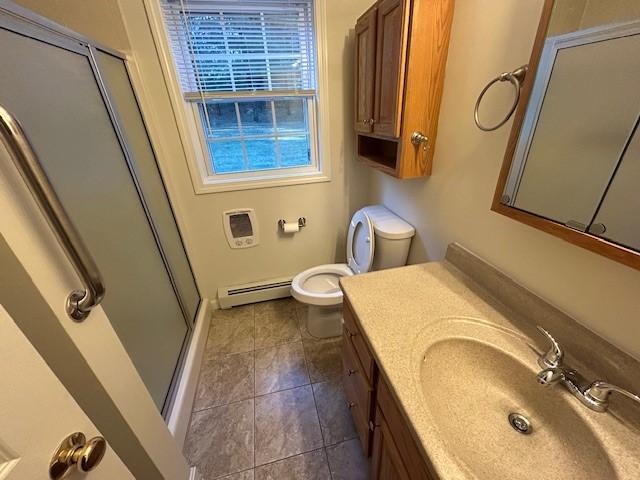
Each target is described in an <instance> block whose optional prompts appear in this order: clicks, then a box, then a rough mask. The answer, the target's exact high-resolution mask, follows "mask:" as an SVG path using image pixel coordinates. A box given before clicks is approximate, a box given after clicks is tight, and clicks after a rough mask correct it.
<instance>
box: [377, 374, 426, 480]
mask: <svg viewBox="0 0 640 480" xmlns="http://www.w3.org/2000/svg"><path fill="white" fill-rule="evenodd" d="M376 403H377V405H378V408H377V411H376V413H378V412H382V417H383V418H381V419H380V421H379V419H378V418H376V419H375V420H376V422H375V423H376V428H379V426H380V424H382V423H383V422H384V423H386V425H387V426H388V429H389V432H388V434H389V435H390V436H391V438H392V439H393V443H394V444H395V446H396V448H397V450H398V452H400V457H401V458H402V462H403V463H404V466H405V468H406V469H407V471H408V472H411V478H412V479H415V480H433V479H435V478H437V477H436V476H435V474H432V473H431V470H430V468H429V467H428V466H427V463H426V461H425V460H424V456H423V455H422V453H421V451H420V449H419V447H418V445H417V444H416V440H414V437H413V435H412V434H411V431H410V430H409V426H408V422H407V420H406V419H405V417H404V415H403V414H402V412H401V411H400V409H399V408H398V406H397V405H396V401H395V399H394V397H393V396H392V394H391V390H390V389H389V387H388V386H387V383H386V382H385V380H384V378H383V377H382V375H379V379H378V387H377V390H376ZM385 420H386V422H385Z"/></svg>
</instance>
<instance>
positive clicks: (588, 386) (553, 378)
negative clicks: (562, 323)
mask: <svg viewBox="0 0 640 480" xmlns="http://www.w3.org/2000/svg"><path fill="white" fill-rule="evenodd" d="M538 330H539V331H540V332H541V333H542V334H543V335H544V336H546V337H547V339H548V340H549V342H550V343H551V348H550V349H549V350H548V351H547V352H546V353H544V354H542V355H540V356H539V357H538V365H540V366H541V367H542V370H541V371H540V372H539V373H538V375H537V378H538V383H540V384H541V385H545V386H548V385H555V384H556V383H558V382H560V383H562V385H564V386H565V387H566V388H567V390H569V391H570V392H571V393H572V394H573V396H575V397H577V398H578V400H580V402H582V404H583V405H585V406H587V407H589V408H590V409H591V410H594V411H596V412H606V411H607V408H609V396H610V395H611V393H612V392H616V393H620V394H622V395H624V396H626V397H629V398H630V399H632V400H634V401H636V402H637V403H639V404H640V396H638V395H635V394H633V393H631V392H629V391H627V390H625V389H624V388H621V387H618V386H616V385H613V384H611V383H608V382H605V381H603V380H596V381H595V382H589V381H588V380H587V379H586V378H585V377H584V376H582V375H581V374H580V373H579V372H578V371H576V370H573V369H570V368H568V367H565V366H564V365H563V362H564V351H563V350H562V347H561V346H560V344H559V343H558V342H557V341H556V339H555V338H553V336H551V334H550V333H549V332H547V331H546V330H545V329H544V328H542V327H540V326H538Z"/></svg>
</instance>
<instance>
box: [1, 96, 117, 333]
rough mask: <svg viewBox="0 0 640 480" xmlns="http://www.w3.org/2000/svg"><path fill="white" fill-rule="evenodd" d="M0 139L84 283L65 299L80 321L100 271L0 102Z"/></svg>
mask: <svg viewBox="0 0 640 480" xmlns="http://www.w3.org/2000/svg"><path fill="white" fill-rule="evenodd" d="M0 140H1V141H2V143H3V144H4V146H5V147H6V149H7V151H8V152H9V155H10V156H11V159H12V160H13V163H14V165H15V166H16V168H17V169H18V171H19V172H20V175H22V178H23V179H24V181H25V182H26V184H27V186H28V187H29V190H30V191H31V194H32V195H33V198H34V199H35V201H36V203H37V204H38V207H39V208H40V210H41V211H42V213H43V214H44V216H45V218H46V219H47V221H48V223H49V225H50V227H51V229H52V230H53V232H54V233H55V235H56V238H57V239H58V242H59V243H60V245H61V246H62V249H63V250H64V251H65V253H66V255H67V257H68V258H69V260H70V261H71V263H72V265H73V267H74V268H75V270H76V272H77V274H78V276H79V277H80V279H81V280H82V283H83V284H84V288H85V289H84V290H73V291H72V292H71V293H70V294H69V296H68V297H67V303H66V310H67V314H68V315H69V316H70V317H71V318H72V319H73V320H75V321H76V322H81V321H83V320H84V319H85V318H87V316H88V315H89V313H90V312H91V309H92V308H93V307H95V306H96V305H98V304H99V303H100V301H101V300H102V299H103V297H104V293H105V287H104V283H103V281H102V277H101V275H100V271H99V270H98V267H97V265H96V263H95V261H94V260H93V257H92V256H91V253H89V250H88V249H87V247H86V245H85V244H84V241H83V240H82V238H81V237H80V234H79V233H78V231H77V230H76V228H75V226H74V225H73V223H72V222H71V219H70V218H69V215H67V212H66V211H65V209H64V207H63V206H62V203H61V202H60V199H59V198H58V195H57V194H56V192H55V190H54V189H53V186H52V185H51V182H49V179H48V178H47V174H46V173H45V171H44V170H43V168H42V165H40V162H39V161H38V157H37V155H36V153H35V152H34V150H33V148H32V147H31V144H30V143H29V140H28V139H27V136H26V135H25V133H24V131H23V130H22V127H21V126H20V124H19V123H18V121H17V120H16V118H15V117H14V116H13V115H11V113H9V112H8V111H7V110H5V109H4V108H3V107H2V106H0Z"/></svg>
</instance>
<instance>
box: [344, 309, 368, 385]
mask: <svg viewBox="0 0 640 480" xmlns="http://www.w3.org/2000/svg"><path fill="white" fill-rule="evenodd" d="M342 317H343V318H344V330H345V336H347V337H349V339H350V340H351V343H352V344H353V347H354V348H355V351H356V354H357V356H358V359H359V360H360V363H361V364H362V366H363V367H364V374H365V375H366V377H367V380H368V381H369V385H373V383H374V372H375V368H376V363H375V361H374V359H373V355H372V354H371V351H370V350H369V347H368V346H367V343H366V341H365V339H364V337H363V336H362V332H360V328H359V327H358V324H357V321H356V318H355V315H354V314H353V310H352V309H351V305H349V301H348V300H347V299H346V298H345V299H344V303H343V307H342Z"/></svg>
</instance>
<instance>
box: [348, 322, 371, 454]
mask: <svg viewBox="0 0 640 480" xmlns="http://www.w3.org/2000/svg"><path fill="white" fill-rule="evenodd" d="M342 366H343V370H342V384H343V386H344V393H345V397H346V398H347V402H348V403H349V409H350V410H351V416H352V417H353V423H354V424H355V426H356V430H357V431H358V436H359V437H360V442H361V443H362V448H363V450H364V452H365V455H367V456H369V454H370V444H371V442H370V438H371V431H370V430H369V420H370V419H371V404H372V400H373V389H372V388H371V385H370V384H369V382H368V380H367V378H366V377H365V376H364V375H363V369H362V365H361V364H360V361H359V360H358V356H357V354H356V352H355V349H354V347H353V344H352V343H351V340H349V336H348V335H347V334H346V332H345V335H344V337H343V339H342Z"/></svg>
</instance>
